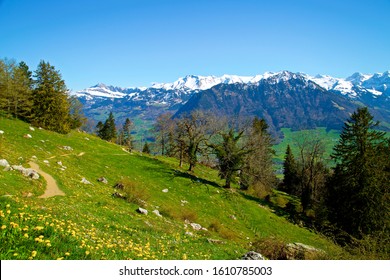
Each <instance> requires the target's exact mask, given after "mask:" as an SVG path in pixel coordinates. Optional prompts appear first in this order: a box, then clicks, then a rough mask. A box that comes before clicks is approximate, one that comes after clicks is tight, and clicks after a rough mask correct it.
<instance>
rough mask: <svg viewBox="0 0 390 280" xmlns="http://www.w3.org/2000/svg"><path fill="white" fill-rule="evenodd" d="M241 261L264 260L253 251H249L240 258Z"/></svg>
mask: <svg viewBox="0 0 390 280" xmlns="http://www.w3.org/2000/svg"><path fill="white" fill-rule="evenodd" d="M241 259H242V260H266V258H265V257H264V256H263V255H262V254H260V253H257V252H255V251H249V252H248V253H246V254H245V255H243V256H242V257H241Z"/></svg>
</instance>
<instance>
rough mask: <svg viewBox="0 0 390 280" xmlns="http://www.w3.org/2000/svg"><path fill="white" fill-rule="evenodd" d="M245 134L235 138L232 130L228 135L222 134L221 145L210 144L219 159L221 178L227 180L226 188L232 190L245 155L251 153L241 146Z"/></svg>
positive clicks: (241, 133) (240, 133)
mask: <svg viewBox="0 0 390 280" xmlns="http://www.w3.org/2000/svg"><path fill="white" fill-rule="evenodd" d="M243 133H244V131H241V132H239V133H238V134H237V135H236V136H235V135H234V130H233V129H232V128H231V129H230V130H229V132H228V133H221V134H220V135H221V136H222V142H221V143H219V144H209V147H211V148H212V149H213V153H214V154H215V155H216V157H217V159H218V169H219V176H220V177H221V179H225V186H224V187H225V188H230V185H231V182H233V181H234V178H235V175H238V171H241V169H242V166H243V164H244V159H245V155H246V154H248V153H249V151H248V150H247V149H246V148H245V147H240V145H239V140H240V139H241V137H242V136H243Z"/></svg>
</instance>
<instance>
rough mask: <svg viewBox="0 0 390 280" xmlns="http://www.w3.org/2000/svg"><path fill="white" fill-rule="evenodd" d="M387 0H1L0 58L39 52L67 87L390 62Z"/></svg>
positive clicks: (385, 66)
mask: <svg viewBox="0 0 390 280" xmlns="http://www.w3.org/2000/svg"><path fill="white" fill-rule="evenodd" d="M389 12H390V0H371V1H357V0H355V1H348V0H347V1H340V0H335V1H333V0H312V1H309V0H294V1H292V0H290V1H288V0H286V1H284V0H273V1H270V0H269V1H261V0H236V1H232V0H224V1H222V0H221V1H220V0H214V1H213V0H197V1H186V0H181V1H179V0H160V1H157V0H127V1H125V0H111V1H109V0H106V1H100V0H64V1H62V0H58V1H57V0H56V1H53V0H41V1H40V0H35V1H31V0H18V1H16V0H0V58H5V57H7V58H14V59H16V60H17V61H22V60H23V61H25V62H26V63H27V64H28V65H29V66H30V68H32V69H33V70H35V69H36V66H37V65H38V63H39V61H40V60H41V59H43V60H45V61H49V62H50V63H51V64H52V65H54V66H55V67H56V69H58V70H60V72H61V74H62V76H63V78H64V80H65V82H66V84H67V86H68V88H70V89H72V90H80V89H83V88H86V87H89V86H92V85H95V84H97V83H99V82H102V83H106V84H109V85H116V86H122V87H130V86H149V85H151V83H152V82H173V81H175V80H177V79H178V78H179V77H183V76H185V75H189V74H194V75H216V76H221V75H223V74H235V75H248V76H252V75H256V74H263V73H264V72H266V71H272V72H276V71H280V70H290V71H293V72H305V73H307V74H310V75H316V74H328V75H332V76H336V77H347V76H349V75H351V74H352V73H354V72H362V73H375V72H384V71H386V70H389V69H390V21H389V20H388V14H389Z"/></svg>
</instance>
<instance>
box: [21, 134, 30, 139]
mask: <svg viewBox="0 0 390 280" xmlns="http://www.w3.org/2000/svg"><path fill="white" fill-rule="evenodd" d="M23 137H24V138H32V136H31V134H25V135H23Z"/></svg>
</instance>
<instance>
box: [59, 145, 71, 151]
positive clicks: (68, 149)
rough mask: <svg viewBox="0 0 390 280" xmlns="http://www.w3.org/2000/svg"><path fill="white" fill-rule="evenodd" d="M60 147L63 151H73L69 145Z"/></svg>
mask: <svg viewBox="0 0 390 280" xmlns="http://www.w3.org/2000/svg"><path fill="white" fill-rule="evenodd" d="M62 149H63V150H65V151H73V148H72V147H70V146H63V147H62Z"/></svg>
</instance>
